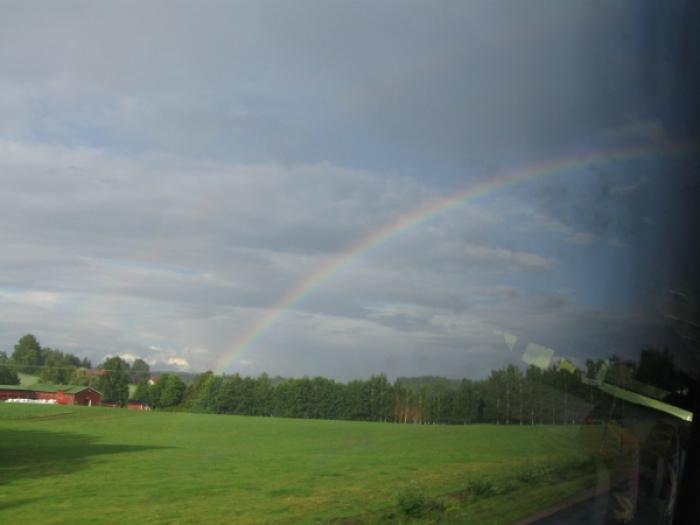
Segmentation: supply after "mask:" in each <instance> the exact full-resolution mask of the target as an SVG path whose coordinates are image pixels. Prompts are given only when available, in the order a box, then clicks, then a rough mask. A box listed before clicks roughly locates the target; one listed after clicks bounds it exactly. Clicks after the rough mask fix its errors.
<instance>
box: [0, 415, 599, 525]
mask: <svg viewBox="0 0 700 525" xmlns="http://www.w3.org/2000/svg"><path fill="white" fill-rule="evenodd" d="M581 450H582V447H581V439H580V435H579V429H578V427H519V426H510V427H504V426H487V425H473V426H441V425H434V426H416V425H395V424H381V423H364V422H344V421H316V420H294V419H275V418H254V417H236V416H217V415H200V414H187V413H167V412H134V411H127V410H120V409H107V408H97V407H93V408H87V407H72V406H71V407H67V406H36V405H14V404H0V522H1V523H71V524H79V523H277V522H279V523H299V522H305V523H319V522H320V523H325V522H329V521H333V520H335V519H338V518H343V517H354V521H351V522H348V523H365V522H382V521H383V522H387V521H388V522H392V523H398V522H403V521H402V519H403V518H401V516H398V517H397V515H396V514H394V515H393V517H392V512H394V510H393V509H396V502H397V497H398V496H399V495H400V494H402V493H405V491H406V490H407V489H411V490H413V491H416V492H418V493H420V494H422V495H425V496H427V497H432V498H436V499H435V501H440V502H442V504H443V507H444V508H443V512H441V513H440V514H439V516H437V517H430V516H428V517H424V518H423V521H436V520H438V519H439V520H441V522H454V523H460V522H465V523H511V522H513V521H515V520H517V519H519V518H522V517H523V516H525V515H527V514H528V513H531V512H534V511H535V510H537V509H540V508H543V507H546V506H548V505H551V504H552V503H555V502H556V501H558V500H561V499H563V498H565V497H567V496H570V495H571V494H573V493H575V492H577V491H580V490H581V489H582V488H585V487H587V486H589V485H590V482H591V479H590V478H591V476H590V475H588V476H586V475H584V471H583V470H581V469H580V468H579V470H578V471H577V468H575V467H570V468H569V470H570V472H566V473H562V472H564V471H561V472H560V473H559V474H558V476H559V477H556V479H554V478H552V477H551V476H550V478H549V479H548V481H542V482H541V483H536V482H533V481H532V480H528V479H527V477H526V476H522V475H521V476H520V477H518V475H517V474H518V473H522V472H527V469H528V468H534V467H537V468H540V466H543V465H547V466H551V467H554V466H557V465H561V464H563V463H564V462H568V461H573V460H577V461H579V464H580V463H581V461H580V458H581V454H582V452H581ZM572 469H573V470H572ZM528 481H529V482H528ZM484 483H486V485H487V486H488V485H489V484H490V486H491V489H493V490H491V492H492V494H486V495H479V494H477V493H476V492H479V491H478V490H476V491H475V489H474V487H476V489H478V488H479V486H482V487H483V485H484ZM467 487H472V492H475V493H471V492H470V493H467V492H466V491H465V488H467ZM499 487H500V489H499ZM482 492H483V491H482ZM450 493H452V496H450V495H448V494H450ZM455 494H456V496H455ZM392 520H393V521H392Z"/></svg>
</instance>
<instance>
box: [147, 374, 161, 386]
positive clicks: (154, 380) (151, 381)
mask: <svg viewBox="0 0 700 525" xmlns="http://www.w3.org/2000/svg"><path fill="white" fill-rule="evenodd" d="M159 379H160V376H154V375H152V376H150V377H149V378H148V384H149V385H155V384H156V383H157V382H158V380H159Z"/></svg>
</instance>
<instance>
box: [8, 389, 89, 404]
mask: <svg viewBox="0 0 700 525" xmlns="http://www.w3.org/2000/svg"><path fill="white" fill-rule="evenodd" d="M7 399H43V400H51V399H53V400H55V401H56V403H58V404H59V405H99V404H100V402H101V401H102V394H101V393H100V392H99V391H97V390H95V389H94V388H92V387H89V386H76V385H40V384H37V385H0V401H5V400H7Z"/></svg>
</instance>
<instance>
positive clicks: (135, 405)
mask: <svg viewBox="0 0 700 525" xmlns="http://www.w3.org/2000/svg"><path fill="white" fill-rule="evenodd" d="M126 408H128V409H129V410H150V409H151V407H150V406H148V405H147V404H146V403H139V402H138V401H129V402H128V403H127V405H126Z"/></svg>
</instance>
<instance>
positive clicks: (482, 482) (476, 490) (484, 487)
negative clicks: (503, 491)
mask: <svg viewBox="0 0 700 525" xmlns="http://www.w3.org/2000/svg"><path fill="white" fill-rule="evenodd" d="M467 488H468V489H469V492H471V493H472V494H474V495H475V496H492V495H494V494H496V493H497V490H496V486H495V485H494V484H493V482H492V481H490V480H488V479H473V480H471V481H470V482H469V484H468V485H467Z"/></svg>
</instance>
